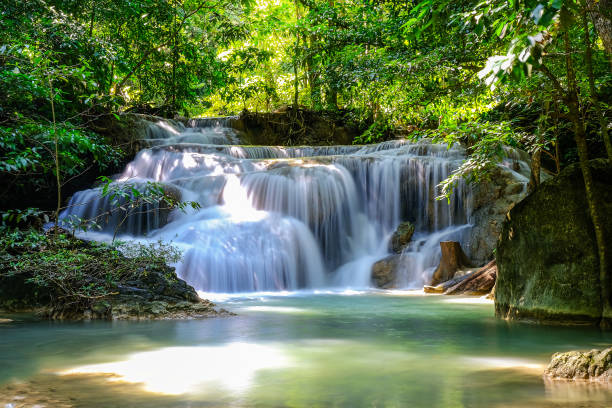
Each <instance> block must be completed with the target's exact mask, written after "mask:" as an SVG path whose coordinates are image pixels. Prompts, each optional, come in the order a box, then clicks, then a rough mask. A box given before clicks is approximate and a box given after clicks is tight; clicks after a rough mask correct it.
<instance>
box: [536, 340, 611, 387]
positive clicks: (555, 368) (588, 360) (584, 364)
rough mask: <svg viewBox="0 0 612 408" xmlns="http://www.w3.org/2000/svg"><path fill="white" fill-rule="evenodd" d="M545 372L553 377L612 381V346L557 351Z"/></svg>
mask: <svg viewBox="0 0 612 408" xmlns="http://www.w3.org/2000/svg"><path fill="white" fill-rule="evenodd" d="M544 374H545V375H546V376H547V377H549V378H552V379H563V380H590V381H604V382H612V347H610V348H607V349H605V350H591V351H589V352H586V353H583V352H580V351H569V352H567V353H556V354H554V355H553V357H552V360H551V362H550V364H549V365H548V368H546V371H545V372H544Z"/></svg>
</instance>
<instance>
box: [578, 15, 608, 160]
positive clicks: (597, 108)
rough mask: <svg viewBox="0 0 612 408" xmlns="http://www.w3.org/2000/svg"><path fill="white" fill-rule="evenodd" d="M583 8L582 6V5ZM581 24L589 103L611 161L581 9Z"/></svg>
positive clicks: (605, 125)
mask: <svg viewBox="0 0 612 408" xmlns="http://www.w3.org/2000/svg"><path fill="white" fill-rule="evenodd" d="M583 6H584V4H583ZM582 23H583V26H584V46H585V63H586V69H587V75H588V77H589V92H590V93H591V102H592V103H593V107H594V108H595V114H596V115H597V119H599V130H600V132H601V138H602V139H603V141H604V145H605V146H606V152H607V153H608V159H610V160H612V143H611V142H610V135H608V123H607V122H606V118H605V116H604V115H603V113H602V111H601V106H600V105H599V98H598V96H597V90H596V89H595V76H594V75H593V55H592V50H591V39H590V35H589V22H588V20H587V14H586V9H585V8H584V7H583V14H582Z"/></svg>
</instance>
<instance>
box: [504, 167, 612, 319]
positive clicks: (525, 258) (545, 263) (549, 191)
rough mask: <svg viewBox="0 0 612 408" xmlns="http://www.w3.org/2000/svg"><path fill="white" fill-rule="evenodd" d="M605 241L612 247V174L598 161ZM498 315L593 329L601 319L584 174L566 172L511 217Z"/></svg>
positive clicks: (595, 174)
mask: <svg viewBox="0 0 612 408" xmlns="http://www.w3.org/2000/svg"><path fill="white" fill-rule="evenodd" d="M590 166H591V169H592V173H593V182H594V190H595V195H596V196H597V197H598V198H599V200H600V205H601V206H602V214H607V215H608V216H604V217H603V220H602V221H603V223H604V233H605V235H606V237H607V240H608V241H609V242H612V216H610V214H612V167H611V166H610V165H609V162H608V161H606V160H592V161H591V162H590ZM496 258H497V264H498V278H497V286H496V289H495V291H496V292H495V310H496V314H497V315H498V316H500V317H503V318H511V319H528V320H536V321H541V322H555V323H569V324H585V323H590V324H594V323H597V322H598V321H599V320H600V317H601V309H602V307H601V300H600V294H601V290H600V283H599V257H598V254H597V245H596V241H595V233H594V231H593V227H592V224H591V221H590V217H589V211H588V206H587V202H586V197H585V191H584V181H583V178H582V172H581V171H580V167H579V166H578V165H577V164H575V165H571V166H569V167H567V168H566V169H565V170H563V171H562V172H561V174H560V175H559V176H557V177H555V178H554V179H550V180H548V181H546V182H544V183H542V184H541V185H540V187H539V188H538V189H537V190H536V191H535V192H533V193H532V194H531V195H529V196H528V197H527V198H525V199H524V200H523V201H522V202H520V203H518V204H517V205H516V206H514V208H513V209H512V210H511V211H510V213H509V214H508V217H507V220H506V221H505V223H504V225H503V229H502V233H501V238H500V242H499V244H498V247H497V254H496Z"/></svg>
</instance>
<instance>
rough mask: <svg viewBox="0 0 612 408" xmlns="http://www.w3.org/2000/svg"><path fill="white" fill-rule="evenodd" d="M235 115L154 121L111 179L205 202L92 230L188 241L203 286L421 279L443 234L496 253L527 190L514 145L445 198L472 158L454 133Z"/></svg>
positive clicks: (190, 275)
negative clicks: (287, 132) (447, 137)
mask: <svg viewBox="0 0 612 408" xmlns="http://www.w3.org/2000/svg"><path fill="white" fill-rule="evenodd" d="M233 123H235V118H207V119H192V120H189V121H186V122H185V123H183V122H178V121H158V122H155V123H154V122H150V123H149V124H148V127H147V130H146V133H147V139H146V140H145V141H144V142H146V143H147V145H148V146H149V147H148V148H145V149H143V150H141V151H140V152H139V153H138V154H137V155H136V157H135V158H134V159H133V161H132V162H131V163H129V164H128V165H127V166H126V168H125V169H124V171H123V172H122V173H121V174H119V175H117V176H115V178H114V180H115V182H116V183H125V182H130V183H137V184H138V183H145V182H147V181H155V182H159V183H162V184H163V186H164V188H165V189H166V190H167V191H170V192H172V195H173V196H174V197H176V198H180V199H182V200H185V201H195V202H197V203H199V204H200V206H201V209H200V210H199V211H195V210H188V211H187V212H181V211H178V210H175V211H173V212H171V213H164V212H163V211H158V210H157V209H156V208H155V206H154V205H150V206H149V207H147V208H144V209H143V210H144V211H142V214H139V215H136V216H131V217H130V218H129V219H128V220H127V221H126V222H124V223H122V222H121V221H120V219H119V218H120V215H119V214H117V215H115V216H111V217H109V218H108V220H107V222H106V223H105V224H104V225H103V226H102V227H103V228H102V231H100V232H88V233H87V234H86V235H87V237H88V238H93V239H96V240H109V239H110V237H112V235H113V234H114V232H115V230H117V231H118V232H119V235H120V236H121V239H128V240H140V241H147V240H148V241H158V240H162V241H166V242H173V243H174V244H175V245H176V246H177V247H179V248H180V249H181V250H182V251H183V253H184V256H183V259H182V261H181V262H179V263H178V264H177V265H176V268H177V273H178V275H179V277H181V278H182V279H185V280H186V281H187V282H188V283H189V284H190V285H192V286H193V287H194V288H195V289H196V290H198V291H202V292H221V293H236V292H253V291H283V290H298V289H319V288H329V287H336V288H366V287H371V286H384V287H400V288H421V287H422V286H423V285H424V284H426V283H428V282H429V281H430V279H431V276H432V274H433V271H434V269H435V268H436V266H437V264H438V262H439V260H440V248H439V243H440V241H449V240H451V241H458V242H460V243H461V246H462V247H463V249H464V250H465V252H466V254H467V256H468V257H469V258H470V259H471V261H472V262H473V263H474V264H475V265H483V264H485V263H486V262H488V261H489V260H490V259H491V258H492V255H493V250H494V248H495V243H496V241H497V237H498V235H499V232H500V230H501V224H502V221H503V218H504V216H505V214H506V213H507V211H508V210H509V209H510V208H511V207H512V206H513V205H514V204H515V203H516V202H517V201H519V200H520V199H521V198H522V197H524V195H525V194H526V184H527V182H528V176H529V166H528V164H527V157H526V155H524V154H521V153H520V152H516V151H510V150H509V151H508V158H507V159H506V160H505V161H504V162H503V163H501V164H500V165H498V166H497V167H496V168H495V169H494V171H493V172H492V177H491V181H490V182H488V183H486V184H480V185H478V186H468V185H465V184H463V183H460V184H459V185H458V186H457V188H456V189H455V193H454V194H453V196H452V197H451V199H450V201H447V200H436V196H438V191H437V185H438V184H439V183H440V182H441V181H442V180H444V179H446V178H447V177H448V176H449V175H450V174H451V172H452V171H453V170H455V169H456V168H457V167H458V166H459V165H460V164H461V163H462V161H463V160H464V159H465V149H464V148H463V147H461V146H459V145H455V146H452V147H451V148H450V149H449V148H448V147H447V146H446V145H441V144H433V143H431V142H429V141H427V140H422V141H420V142H417V143H413V142H409V141H406V140H394V141H389V142H383V143H379V144H374V145H365V146H359V145H340V146H297V147H278V146H247V145H242V144H241V143H243V137H244V135H245V134H246V133H245V130H244V129H240V130H237V129H234V128H232V127H231V126H232V124H233ZM111 206H112V203H111V202H110V200H109V199H108V198H102V197H101V191H100V189H98V188H92V189H89V190H85V191H81V192H78V193H77V194H75V195H74V196H73V197H72V199H71V200H70V203H69V207H68V208H69V209H68V210H66V211H65V212H64V213H63V214H62V218H63V219H64V220H67V219H68V218H69V217H71V216H78V217H80V218H82V219H91V218H94V217H96V216H98V215H100V214H102V213H104V212H108V211H109V209H110V208H111ZM406 221H409V222H410V224H402V222H406ZM408 225H410V227H408ZM398 226H403V227H402V228H403V231H402V229H400V230H401V231H400V233H399V235H398V234H396V235H395V238H394V239H393V241H392V242H391V240H392V235H393V233H394V232H395V231H396V229H397V228H398ZM402 234H403V235H402ZM408 235H410V236H409V237H408ZM393 250H395V251H396V252H395V253H394V254H393V255H392V254H391V253H392V251H393ZM389 256H391V257H393V258H392V260H389V263H390V264H392V270H390V271H388V272H389V273H388V274H387V276H385V277H383V278H381V279H379V278H376V277H374V281H373V278H372V265H373V264H374V263H375V262H376V261H378V260H380V259H383V258H386V259H389V258H388V257H389Z"/></svg>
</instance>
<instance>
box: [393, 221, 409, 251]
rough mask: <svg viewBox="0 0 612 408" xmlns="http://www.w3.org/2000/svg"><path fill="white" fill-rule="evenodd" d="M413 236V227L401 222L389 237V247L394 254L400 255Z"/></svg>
mask: <svg viewBox="0 0 612 408" xmlns="http://www.w3.org/2000/svg"><path fill="white" fill-rule="evenodd" d="M413 234H414V225H413V224H412V223H410V222H408V221H406V222H402V223H401V224H400V225H399V226H398V227H397V229H396V230H395V232H394V233H393V235H392V236H391V242H390V247H391V250H392V251H393V252H395V253H396V254H399V253H401V252H402V251H403V250H404V248H406V246H407V245H408V243H409V242H410V240H411V239H412V235H413Z"/></svg>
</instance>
